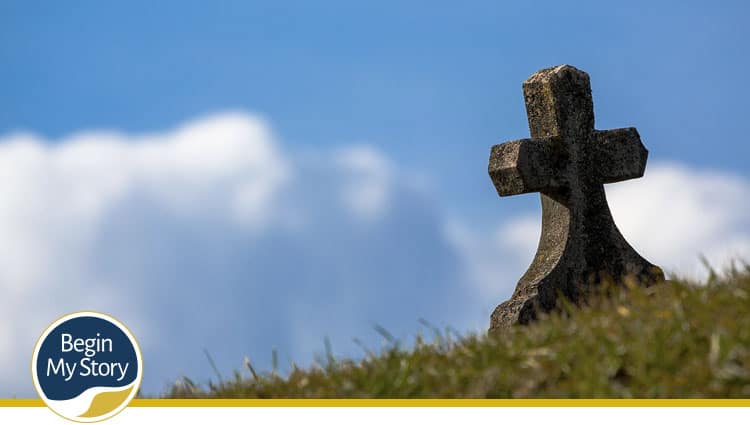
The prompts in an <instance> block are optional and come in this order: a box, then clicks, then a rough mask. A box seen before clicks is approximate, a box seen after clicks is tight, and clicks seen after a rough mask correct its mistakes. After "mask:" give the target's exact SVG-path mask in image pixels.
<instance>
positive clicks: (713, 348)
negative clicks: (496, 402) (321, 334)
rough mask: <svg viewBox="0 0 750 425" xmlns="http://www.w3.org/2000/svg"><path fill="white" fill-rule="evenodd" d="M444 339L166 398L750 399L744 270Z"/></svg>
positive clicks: (178, 388)
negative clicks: (503, 329) (493, 331)
mask: <svg viewBox="0 0 750 425" xmlns="http://www.w3.org/2000/svg"><path fill="white" fill-rule="evenodd" d="M428 325H429V324H428ZM435 331H436V333H437V335H436V337H435V338H434V340H432V341H430V342H426V341H425V340H424V339H423V338H422V337H421V336H417V337H416V341H415V343H414V344H413V345H412V346H411V347H410V348H401V347H400V346H398V345H397V344H395V343H394V344H392V345H391V346H390V348H386V349H384V350H382V351H381V352H379V353H373V352H368V355H367V356H366V357H365V358H364V359H361V360H349V359H335V358H334V357H333V355H332V354H331V349H330V343H328V342H327V341H326V353H327V354H326V362H325V364H324V365H322V366H318V367H312V368H308V369H299V368H297V367H294V368H293V370H292V371H291V372H290V373H289V374H287V375H286V376H280V375H279V374H278V373H277V372H276V368H274V371H272V372H270V373H257V372H256V371H255V369H253V368H252V365H250V363H249V360H246V366H247V368H248V370H249V372H250V373H249V374H247V373H246V374H242V373H240V372H237V373H235V376H234V378H233V379H228V380H220V382H218V383H209V384H208V385H207V387H206V388H203V387H201V386H198V385H196V384H194V383H193V382H192V381H190V380H189V379H184V380H182V381H181V383H180V384H177V385H175V386H173V387H172V388H171V389H170V390H169V391H168V393H167V394H165V397H174V398H186V397H221V398H255V397H261V398H268V397H280V398H302V397H304V398H308V397H312V398H327V397H337V398H349V397H382V398H431V397H445V398H454V397H568V398H575V397H585V398H596V397H612V398H620V397H638V398H653V397H705V398H708V397H727V398H729V397H750V266H747V265H745V266H743V267H739V268H738V267H733V268H732V269H731V270H728V271H727V272H725V273H723V274H718V273H716V272H713V271H712V273H711V276H710V277H709V279H708V282H704V283H703V284H698V283H694V282H689V281H686V280H680V279H675V280H672V281H670V282H669V283H665V284H662V285H658V286H656V287H652V288H647V289H641V288H636V289H631V290H615V291H613V292H612V293H611V294H610V295H609V296H607V297H605V296H599V297H595V298H594V299H592V301H591V303H589V305H588V306H586V307H582V308H576V307H571V306H567V307H564V311H563V312H562V313H557V314H552V315H550V316H547V317H544V318H542V319H541V320H540V321H539V322H538V323H535V324H533V325H531V326H528V327H516V328H514V329H511V330H510V331H508V332H507V333H505V334H503V335H498V336H491V337H488V336H485V335H467V336H463V337H456V336H451V332H439V331H437V330H435ZM381 333H384V334H386V335H388V336H390V334H388V333H387V332H386V331H385V330H384V329H383V330H381ZM391 338H392V337H391Z"/></svg>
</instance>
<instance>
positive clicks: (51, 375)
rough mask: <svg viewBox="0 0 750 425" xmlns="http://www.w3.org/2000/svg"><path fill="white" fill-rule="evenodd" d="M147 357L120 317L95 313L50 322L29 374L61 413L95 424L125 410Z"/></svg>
mask: <svg viewBox="0 0 750 425" xmlns="http://www.w3.org/2000/svg"><path fill="white" fill-rule="evenodd" d="M142 374H143V361H142V359H141V351H140V348H139V347H138V343H137V342H136V340H135V338H134V337H133V335H132V334H131V333H130V331H129V330H128V329H127V328H126V327H125V326H124V325H123V324H122V323H120V322H119V321H118V320H116V319H115V318H113V317H111V316H108V315H106V314H102V313H96V312H91V311H84V312H78V313H73V314H68V315H66V316H64V317H62V318H60V319H58V320H56V321H55V322H54V323H52V324H51V325H50V326H49V327H47V329H46V330H45V331H44V333H42V336H41V337H40V338H39V341H37V343H36V347H34V355H33V357H32V361H31V375H32V377H33V379H34V386H35V387H36V390H37V392H38V393H39V397H41V398H42V400H44V402H45V403H46V404H47V406H49V408H50V409H52V410H53V411H54V412H55V413H57V414H59V415H60V416H62V417H64V418H67V419H71V420H74V421H78V422H97V421H101V420H104V419H107V418H110V417H112V416H114V415H116V414H117V413H119V412H120V411H122V409H124V408H125V407H126V406H127V405H128V403H130V400H132V399H133V397H135V395H136V393H137V392H138V387H139V386H140V384H141V378H142Z"/></svg>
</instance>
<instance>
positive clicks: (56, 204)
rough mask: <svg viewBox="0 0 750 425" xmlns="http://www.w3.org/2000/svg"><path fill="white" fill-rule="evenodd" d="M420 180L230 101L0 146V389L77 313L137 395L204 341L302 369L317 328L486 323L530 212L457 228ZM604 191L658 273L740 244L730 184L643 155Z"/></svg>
mask: <svg viewBox="0 0 750 425" xmlns="http://www.w3.org/2000/svg"><path fill="white" fill-rule="evenodd" d="M422 183H423V181H422V178H421V177H418V176H415V175H414V174H411V173H410V172H409V170H404V169H402V168H401V167H399V166H398V164H396V163H394V162H393V161H392V160H390V159H389V158H388V157H387V156H386V155H384V154H383V153H382V152H379V151H378V150H377V149H375V148H373V147H372V146H368V145H366V144H360V145H352V146H344V147H341V148H340V149H333V150H331V151H322V150H321V151H315V152H306V153H305V154H302V153H300V152H291V151H288V150H286V149H285V148H284V147H283V145H282V144H281V143H279V142H278V141H276V140H275V138H274V135H273V133H272V132H271V130H270V128H269V126H268V124H267V123H266V122H265V121H264V120H263V119H262V118H260V117H258V116H255V115H250V114H247V113H240V112H238V113H223V114H217V115H214V116H210V117H206V118H202V119H198V120H194V121H191V122H189V123H187V124H186V125H184V126H181V127H178V128H176V129H172V130H167V131H163V132H158V133H153V134H141V135H132V134H123V133H119V132H102V131H97V132H82V133H78V134H73V135H71V136H68V137H66V138H64V139H61V140H53V141H50V140H44V139H43V138H41V137H39V136H36V135H34V134H30V133H23V134H22V133H17V134H10V135H5V136H2V137H0V234H2V235H3V244H1V245H0V291H2V294H3V296H2V297H0V362H2V364H3V365H5V366H4V368H3V370H2V371H1V372H0V390H1V392H2V393H1V394H0V396H2V395H5V396H9V395H13V394H18V395H22V396H24V395H25V396H29V395H32V394H33V393H32V390H31V384H30V382H31V380H30V378H29V376H28V372H27V369H28V367H27V364H28V360H29V356H30V353H31V350H32V347H33V344H34V342H35V339H36V337H37V336H38V335H39V333H40V332H41V330H42V329H43V327H44V326H45V325H47V324H48V323H49V322H51V321H52V320H53V319H55V318H56V317H57V316H59V315H62V314H65V313H68V312H71V311H76V310H81V309H94V310H101V311H105V312H108V313H111V314H113V315H115V316H117V317H119V318H121V319H122V320H123V321H125V323H127V324H128V325H129V326H130V328H131V329H132V330H133V331H134V333H135V334H136V335H137V336H138V338H139V340H140V342H141V344H142V345H143V350H144V357H145V381H144V385H145V387H144V388H145V390H146V391H147V392H149V393H151V394H154V393H156V392H158V391H160V390H162V389H163V387H164V385H166V384H167V383H169V382H170V381H171V380H173V379H176V378H178V377H180V376H181V375H183V374H186V375H189V376H191V377H193V378H196V379H198V380H205V379H207V378H208V377H210V376H211V374H212V372H211V368H210V366H209V364H208V362H207V360H206V359H205V357H204V354H203V349H204V348H205V349H206V350H208V351H209V352H210V353H211V355H212V356H213V357H214V359H215V360H216V362H217V363H218V364H219V365H220V366H221V368H222V370H224V371H229V370H231V369H232V368H234V367H239V366H240V365H241V359H242V357H243V356H244V355H248V356H249V357H250V359H251V360H252V361H253V362H254V364H255V365H256V366H257V367H260V368H267V367H269V366H270V358H271V349H272V348H273V347H276V348H278V351H279V353H280V354H281V362H282V365H285V364H288V362H289V361H290V360H294V361H298V362H300V363H307V362H309V361H310V359H311V358H312V356H313V354H314V353H318V352H320V351H321V350H322V346H323V339H324V338H325V337H326V336H328V337H329V338H330V339H331V341H332V343H333V347H334V351H335V352H336V353H337V354H348V355H352V354H354V355H356V354H358V353H359V352H360V351H359V348H358V347H357V346H356V344H354V343H353V342H352V338H353V337H358V338H360V339H362V340H364V341H365V342H366V343H367V344H368V345H370V346H374V347H377V345H378V344H379V342H380V341H379V336H378V335H377V334H376V333H375V332H373V330H372V328H373V325H375V324H379V325H382V326H383V327H385V328H386V329H388V330H390V331H391V332H392V333H394V334H396V335H397V336H400V337H407V336H409V335H411V334H413V333H414V331H415V330H417V329H418V324H417V319H419V318H426V319H428V320H431V321H433V322H436V323H437V324H438V325H441V326H443V325H451V326H453V327H456V328H458V329H462V330H467V329H475V330H478V329H481V328H483V327H484V326H485V325H486V322H487V318H488V315H489V313H490V311H491V309H492V308H493V307H494V306H495V305H496V304H497V303H498V302H499V301H501V300H503V299H504V298H506V297H507V296H509V295H510V292H511V291H512V289H513V286H514V285H515V282H516V281H517V279H518V277H519V276H520V274H521V273H522V272H523V271H524V269H525V267H526V266H527V265H528V263H529V262H530V260H531V258H532V256H533V252H534V249H535V247H536V241H537V240H538V237H539V215H540V213H539V211H538V210H537V211H529V212H528V213H526V214H522V215H520V216H516V217H506V218H504V220H503V221H502V222H497V223H494V224H493V223H472V222H468V221H466V220H463V219H462V218H461V211H452V210H450V209H449V208H444V207H443V206H441V205H438V204H437V203H436V201H435V200H434V199H433V197H432V196H431V194H430V193H429V190H427V189H425V185H424V184H422ZM488 190H490V189H488ZM608 195H609V196H610V200H611V204H612V209H613V213H614V215H615V218H616V220H617V222H618V224H619V225H620V227H621V229H622V231H623V233H624V234H625V235H626V237H627V238H628V240H630V241H631V242H632V243H633V245H634V246H636V247H637V248H638V249H639V250H640V251H641V252H642V253H643V254H644V256H646V257H647V258H649V259H651V260H652V261H654V262H655V263H657V264H662V265H664V266H667V267H668V268H670V267H680V266H682V265H685V264H688V265H692V264H696V263H697V258H698V254H699V253H704V254H706V255H707V256H708V257H709V258H710V259H712V260H715V261H719V259H721V258H727V256H729V255H734V254H743V253H745V254H747V253H750V250H748V246H750V244H748V240H750V237H748V234H749V233H748V229H750V223H748V219H747V217H746V216H745V214H744V212H745V211H747V210H748V209H747V204H746V201H745V200H746V199H750V189H748V182H747V181H745V180H743V179H741V178H738V177H732V176H728V175H723V174H721V173H715V172H707V171H697V170H693V169H690V168H687V167H684V166H680V165H676V164H653V165H651V166H650V168H649V172H648V174H647V176H646V178H644V179H641V180H636V181H633V182H630V183H620V184H617V185H612V186H611V187H608ZM493 201H495V200H493ZM495 202H501V201H500V200H496V201H495ZM485 229H493V230H491V231H486V230H485Z"/></svg>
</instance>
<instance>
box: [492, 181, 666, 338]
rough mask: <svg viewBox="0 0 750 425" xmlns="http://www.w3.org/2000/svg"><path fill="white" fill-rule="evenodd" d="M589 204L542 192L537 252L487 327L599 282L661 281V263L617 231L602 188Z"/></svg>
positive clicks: (531, 314)
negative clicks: (648, 258) (647, 257)
mask: <svg viewBox="0 0 750 425" xmlns="http://www.w3.org/2000/svg"><path fill="white" fill-rule="evenodd" d="M592 192H593V194H595V195H594V196H592V197H590V198H589V199H588V200H587V201H588V203H589V205H593V206H594V207H593V208H587V209H579V208H570V200H569V199H568V198H566V197H564V196H562V197H561V196H557V195H550V194H542V195H541V199H542V236H541V239H540V241H539V248H538V249H537V253H536V256H535V257H534V260H533V262H532V263H531V265H530V266H529V269H528V270H527V271H526V273H525V274H524V275H523V276H522V277H521V280H520V281H519V282H518V285H517V286H516V289H515V291H514V292H513V295H512V296H511V298H510V299H509V300H507V301H505V302H503V303H502V304H500V305H499V306H497V308H496V309H495V311H494V312H493V313H492V316H491V318H490V329H489V330H490V332H491V333H492V332H497V331H499V330H502V329H506V328H508V327H510V326H512V325H515V324H522V325H525V324H529V323H531V322H533V321H534V320H536V319H537V316H538V314H539V313H548V312H550V311H552V310H554V309H555V308H557V307H558V303H559V301H561V299H560V297H565V299H567V300H568V301H570V302H573V303H575V304H577V303H579V302H581V301H583V300H584V299H586V296H587V295H588V294H590V293H591V292H593V291H595V290H596V289H597V288H600V287H601V286H602V285H603V284H615V285H620V286H624V285H626V284H636V285H640V286H651V285H653V284H656V283H660V282H663V281H664V273H663V272H662V270H661V268H659V267H657V266H655V265H653V264H651V263H650V262H648V261H646V260H645V259H644V258H643V257H641V256H640V255H639V254H638V253H637V252H636V251H635V250H634V249H633V248H632V247H631V246H630V245H629V244H628V243H627V241H625V238H624V237H623V236H622V234H620V231H619V230H618V229H617V226H615V223H614V221H613V220H612V216H611V213H610V211H609V208H608V207H607V205H606V198H605V196H604V188H603V187H601V186H599V188H598V190H596V189H595V190H593V191H592Z"/></svg>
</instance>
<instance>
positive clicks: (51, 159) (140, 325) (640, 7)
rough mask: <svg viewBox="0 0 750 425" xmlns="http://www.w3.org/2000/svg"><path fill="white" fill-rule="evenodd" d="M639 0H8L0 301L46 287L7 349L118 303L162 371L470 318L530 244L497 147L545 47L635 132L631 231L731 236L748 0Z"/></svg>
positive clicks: (525, 208) (686, 255) (602, 122)
mask: <svg viewBox="0 0 750 425" xmlns="http://www.w3.org/2000/svg"><path fill="white" fill-rule="evenodd" d="M654 3H655V2H647V1H646V2H619V3H616V4H607V3H605V2H577V3H576V4H575V5H570V4H568V3H564V2H513V3H510V2H504V3H501V2H461V3H460V4H459V3H455V2H452V3H447V2H445V3H443V2H387V1H380V2H370V3H364V2H343V1H342V2H278V1H276V2H221V3H220V4H218V2H214V3H211V4H210V5H208V3H205V2H185V1H181V2H166V1H165V2H139V1H129V2H121V3H119V4H113V3H108V4H105V3H102V2H76V3H75V4H71V3H53V2H48V3H42V2H3V3H2V4H0V64H2V66H0V92H2V96H0V97H1V98H2V102H1V103H0V163H2V164H5V167H6V171H4V174H3V176H4V180H5V183H3V184H1V185H0V186H2V187H3V188H5V191H4V192H0V193H4V195H0V201H2V202H0V229H5V231H4V232H5V233H4V238H5V239H6V241H9V246H12V247H13V249H6V250H5V251H3V252H0V275H1V276H2V277H3V279H4V284H3V285H4V286H3V287H4V288H5V289H4V290H6V291H9V292H10V293H11V294H12V295H11V296H10V297H7V299H8V301H7V303H10V304H13V305H14V306H15V307H13V308H10V307H8V308H7V309H6V310H12V311H15V312H17V313H18V314H28V313H24V312H25V311H27V310H29V309H31V308H33V306H35V305H36V304H34V303H35V302H37V301H38V300H39V297H42V298H45V300H44V301H43V302H41V303H40V305H41V306H40V307H39V309H40V311H43V312H44V313H43V314H38V315H36V316H35V317H33V318H31V317H29V324H28V326H26V327H20V326H21V325H5V327H6V328H7V329H6V341H5V343H4V344H5V346H6V347H9V343H8V342H7V340H8V339H9V338H10V336H9V335H13V336H14V338H15V339H17V340H22V341H24V343H26V341H28V340H32V343H33V338H35V336H36V335H37V334H38V333H39V332H41V328H42V327H43V326H44V324H45V323H47V322H51V321H52V320H53V319H54V318H55V315H56V314H62V313H65V312H67V311H72V310H76V309H81V308H100V309H104V310H108V311H111V312H112V313H119V314H120V315H121V316H124V317H123V319H124V320H125V321H126V322H133V323H134V326H135V327H136V328H137V330H136V334H138V333H139V332H140V334H143V335H144V336H143V337H142V339H144V340H146V343H144V345H146V346H147V347H146V361H147V365H148V362H149V359H152V360H151V364H152V365H154V366H152V369H151V370H149V368H148V366H147V369H146V384H147V387H146V389H147V390H148V391H151V392H156V391H159V390H160V389H161V388H162V387H163V384H164V383H165V382H169V380H172V379H175V378H177V377H178V376H179V374H181V373H187V374H191V375H192V376H196V377H197V378H198V379H199V380H200V379H204V378H206V377H208V376H209V374H210V370H209V368H208V365H207V363H206V362H205V359H204V358H203V357H202V356H203V354H202V349H203V348H204V345H205V346H206V347H205V348H207V349H209V351H212V352H213V353H214V355H215V357H217V359H218V360H219V362H220V364H221V365H222V367H223V368H225V370H231V368H232V367H234V366H235V365H240V364H241V359H242V356H244V355H245V354H248V355H249V356H250V357H251V358H253V359H257V360H255V361H257V362H258V363H259V364H260V365H261V366H268V365H269V364H270V363H269V357H270V350H271V347H274V346H276V347H279V350H280V351H281V352H282V359H283V358H284V357H283V356H284V355H286V356H287V357H289V358H292V359H294V360H296V361H299V362H300V363H309V361H310V359H311V358H312V355H313V353H315V352H319V351H320V350H322V339H323V337H324V336H326V335H328V336H330V337H331V339H332V340H333V342H334V348H336V349H337V350H338V353H340V354H354V353H356V352H357V351H356V350H357V348H356V346H355V345H353V344H352V343H351V337H353V336H357V337H360V338H361V339H363V340H365V341H366V342H368V343H369V344H372V345H375V346H377V344H379V341H378V336H377V335H376V334H375V335H372V334H374V332H372V331H371V329H372V325H373V324H374V323H380V324H383V325H384V326H386V327H388V328H389V329H392V330H393V331H394V333H397V334H399V335H400V336H408V335H409V334H410V333H413V332H415V331H416V330H418V329H419V325H418V324H417V319H418V318H420V317H426V318H428V319H430V320H432V321H434V322H436V323H438V324H440V325H453V326H454V327H458V328H459V329H461V330H468V329H475V330H480V329H481V327H482V326H484V325H485V323H484V322H485V321H486V320H487V316H488V314H489V312H490V311H491V309H492V308H493V307H494V305H496V304H497V303H498V302H500V301H502V300H503V299H504V298H505V297H507V296H508V295H509V293H510V291H511V290H512V288H513V285H514V284H515V281H516V279H517V277H518V276H519V275H520V273H521V272H522V271H523V269H524V268H525V266H526V265H527V264H528V261H529V260H530V258H531V255H532V254H533V249H534V246H535V243H536V237H538V224H537V221H538V217H537V216H538V205H537V204H538V200H537V197H536V196H535V195H525V196H519V197H514V198H504V199H499V198H498V197H497V195H496V194H495V192H494V189H493V188H492V184H491V182H490V180H489V178H488V177H487V172H486V166H487V158H488V154H489V148H490V147H491V145H493V144H495V143H500V142H502V141H505V140H509V139H515V138H522V137H527V136H528V129H527V126H526V119H525V111H524V105H523V97H522V93H521V82H522V81H523V80H524V79H526V78H527V77H528V76H529V75H531V74H532V73H533V72H534V71H536V70H537V69H540V68H543V67H547V66H551V65H557V64H561V63H569V64H572V65H574V66H577V67H579V68H581V69H583V70H585V71H587V72H589V73H590V75H591V79H592V88H593V92H594V102H595V108H596V119H597V128H600V129H606V128H615V127H625V126H631V125H634V126H636V127H637V128H638V129H639V132H640V134H641V137H642V139H643V141H644V143H645V145H646V146H647V148H648V149H649V150H650V158H649V161H650V162H649V169H648V171H647V175H646V177H645V178H644V179H641V181H639V182H633V183H624V184H622V187H621V188H617V186H618V185H613V187H612V190H613V191H614V192H610V191H609V190H610V188H608V194H609V195H610V199H611V201H612V203H613V211H614V212H615V217H616V219H617V220H618V223H620V226H621V227H622V230H623V232H624V233H625V234H626V237H628V238H629V240H631V242H633V244H634V245H635V246H636V247H637V248H639V249H641V250H642V252H644V253H645V254H646V256H647V257H649V258H650V259H652V260H653V261H654V262H656V263H661V264H665V265H667V266H671V267H677V266H678V265H686V267H687V265H691V264H692V262H693V260H695V259H696V258H697V256H698V255H699V254H700V253H701V252H703V253H706V254H708V255H709V256H711V255H713V254H714V247H717V248H716V249H717V250H718V249H719V247H726V246H731V247H735V248H736V249H734V250H733V251H732V252H733V253H737V252H739V253H745V252H746V248H747V247H748V246H750V245H749V244H750V242H748V241H750V236H748V233H750V223H748V221H747V218H746V217H745V216H746V214H743V211H746V209H745V208H746V207H747V203H746V201H744V199H745V195H747V194H749V193H750V191H749V190H748V187H749V186H748V180H749V179H750V169H748V167H747V165H746V164H747V158H748V156H749V155H750V147H748V143H746V141H745V138H746V136H745V133H746V130H745V127H746V124H747V104H746V103H747V99H748V98H750V88H749V85H748V84H747V83H746V82H745V80H746V79H747V78H746V77H745V74H746V72H745V70H746V69H747V68H748V65H750V64H749V63H748V61H749V60H750V59H748V58H750V52H748V50H749V49H748V40H750V29H748V27H747V25H745V23H746V21H747V19H748V17H749V16H748V15H749V13H748V7H747V5H746V4H744V3H742V2H722V3H721V4H708V3H706V2H662V3H659V4H654ZM144 145H145V146H146V147H144ZM147 146H151V147H153V149H148V148H147ZM217 152H218V153H217ZM212 161H213V162H212ZM102 164H105V165H102ZM207 164H208V165H207ZM204 186H205V187H204ZM79 201H80V205H81V206H80V208H78V207H76V208H74V206H76V205H79V204H77V202H79ZM664 211H669V212H668V213H667V214H668V216H669V218H668V219H662V218H657V217H656V215H657V214H663V213H664ZM243 217H244V218H243ZM3 226H4V227H3ZM40 229H41V230H40ZM534 232H536V233H534ZM658 232H663V233H662V234H661V235H660V236H659V237H654V236H653V235H654V234H655V233H658ZM680 238H682V239H680ZM665 240H666V241H667V242H668V243H665V242H664V241H665ZM11 242H12V243H11ZM705 251H708V252H705ZM717 252H718V251H717ZM730 254H731V252H730V253H722V254H718V253H717V254H716V255H714V257H713V258H716V260H717V261H719V260H720V259H722V258H726V256H727V255H730ZM3 267H5V269H4V270H5V271H3ZM30 269H39V270H41V271H39V272H38V273H37V272H36V271H35V272H34V273H31V272H29V270H30ZM92 281H96V282H92ZM207 282H210V284H207ZM248 282H252V284H249V283H248ZM492 282H497V284H493V283H492ZM207 286H210V287H211V291H206V287H207ZM19 288H21V289H19ZM71 288H75V289H71ZM50 294H56V295H55V296H54V297H53V298H54V299H53V298H51V297H52V296H51V295H50ZM35 300H36V301H35ZM0 305H1V304H0ZM7 314H9V313H7ZM7 314H6V316H4V319H3V320H6V319H7V320H11V319H10V317H12V316H8V315H7ZM22 317H26V316H22ZM16 319H17V318H15V319H14V320H16ZM368 335H369V336H368ZM230 337H231V338H232V341H234V342H233V343H231V344H224V345H222V343H221V341H225V340H227V338H230ZM191 338H192V340H191ZM164 341H166V343H165V342H164ZM160 344H162V345H160ZM164 345H166V347H165V346H164ZM2 346H3V344H0V358H7V359H11V360H9V361H12V362H18V363H19V364H20V363H22V362H26V361H27V360H26V359H25V357H24V356H25V354H18V353H16V352H15V351H13V350H12V349H10V348H6V349H5V351H3V349H2ZM21 351H22V352H23V353H25V352H26V351H23V350H21ZM178 355H182V356H183V357H184V358H183V359H181V360H180V361H175V360H173V358H174V356H178ZM173 365H174V367H171V366H173ZM3 373H6V372H3ZM27 381H28V379H27V377H26V376H23V375H18V376H16V375H7V376H0V384H2V385H3V388H1V389H0V391H3V392H4V393H16V392H18V393H21V394H24V393H25V392H27V391H28V388H30V386H29V382H30V381H29V382H27ZM6 389H7V391H5V390H6Z"/></svg>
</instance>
